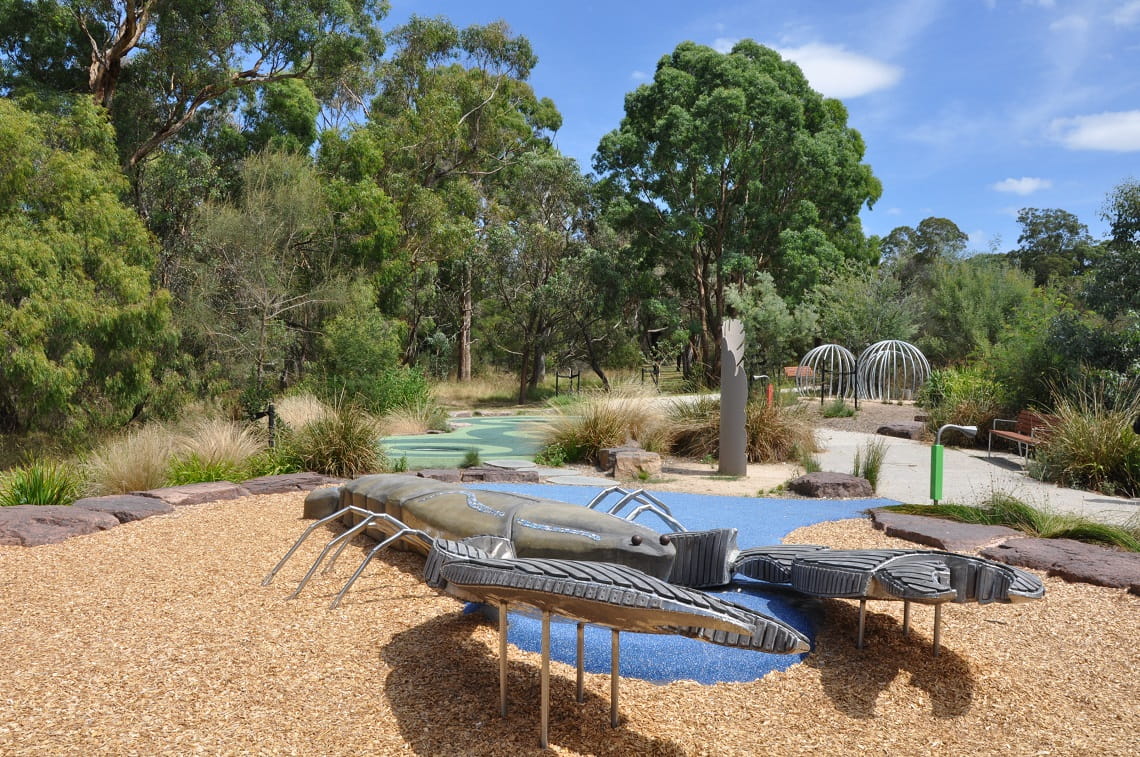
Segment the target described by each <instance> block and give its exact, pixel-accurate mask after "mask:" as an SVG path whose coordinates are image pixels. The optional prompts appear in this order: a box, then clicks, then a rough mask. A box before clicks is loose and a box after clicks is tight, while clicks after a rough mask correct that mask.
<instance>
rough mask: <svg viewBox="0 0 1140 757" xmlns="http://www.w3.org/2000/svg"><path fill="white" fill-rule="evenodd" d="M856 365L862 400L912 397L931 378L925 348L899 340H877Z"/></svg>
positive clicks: (885, 400)
mask: <svg viewBox="0 0 1140 757" xmlns="http://www.w3.org/2000/svg"><path fill="white" fill-rule="evenodd" d="M857 365H858V382H859V397H860V398H861V399H869V400H880V401H882V402H890V401H892V400H912V399H914V396H915V394H916V393H917V392H918V389H919V387H921V386H922V385H923V383H925V381H926V379H927V378H929V377H930V363H929V362H928V361H927V360H926V356H925V355H923V354H922V351H921V350H919V349H918V348H917V347H915V346H914V345H913V344H910V343H909V342H903V341H901V340H898V339H885V340H883V341H881V342H875V343H874V344H872V345H871V346H870V347H868V348H867V349H865V350H863V353H862V354H861V355H859V360H858V363H857Z"/></svg>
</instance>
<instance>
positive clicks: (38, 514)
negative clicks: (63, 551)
mask: <svg viewBox="0 0 1140 757" xmlns="http://www.w3.org/2000/svg"><path fill="white" fill-rule="evenodd" d="M117 525H119V519H118V518H116V517H115V516H114V515H111V514H110V513H104V512H99V511H98V510H85V509H83V508H76V507H71V506H70V505H17V506H15V507H0V544H3V545H12V544H17V545H23V546H25V547H36V546H39V545H41V544H55V543H57V542H61V541H63V540H64V539H67V538H68V537H71V536H80V535H82V534H93V533H95V532H96V531H106V530H107V529H108V528H114V527H115V526H117Z"/></svg>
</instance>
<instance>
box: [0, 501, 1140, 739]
mask: <svg viewBox="0 0 1140 757" xmlns="http://www.w3.org/2000/svg"><path fill="white" fill-rule="evenodd" d="M301 501H302V495H298V494H290V495H272V496H263V497H250V498H246V499H242V500H233V501H228V502H219V503H213V504H207V505H199V506H193V507H188V508H182V509H179V510H178V511H176V512H175V513H174V514H172V515H168V516H160V517H154V518H150V519H148V520H145V521H142V522H139V523H133V524H127V525H124V526H121V527H119V528H115V529H112V530H110V531H106V532H102V533H99V534H93V535H90V536H84V537H78V538H73V539H71V540H69V541H67V542H64V543H62V544H57V545H49V546H43V547H35V548H21V547H0V575H3V576H4V579H5V580H4V581H3V582H2V583H0V650H3V652H2V654H3V666H2V667H0V754H4V755H91V754H114V755H127V754H141V755H158V754H177V755H186V754H198V753H204V754H267V755H277V754H303V755H316V754H320V755H356V754H366V753H367V754H382V755H389V754H421V755H442V754H447V755H458V754H504V755H518V754H530V753H536V752H537V751H538V750H537V741H538V719H539V714H538V705H537V702H538V694H539V692H538V686H539V676H538V656H537V655H535V654H531V653H526V652H521V651H519V650H517V649H514V648H511V650H510V654H509V657H510V677H509V678H510V680H509V693H510V703H509V706H510V712H509V714H508V716H507V717H506V718H505V719H503V718H500V717H499V715H498V707H497V704H498V696H497V694H498V689H497V674H496V670H497V652H496V650H497V635H496V632H495V630H494V629H493V628H492V627H490V626H489V625H487V624H486V623H484V622H482V621H481V620H480V618H479V616H471V615H463V614H462V613H461V605H460V603H459V602H457V601H456V600H453V599H451V598H448V597H445V596H441V595H438V594H436V593H435V592H433V591H432V590H430V589H428V588H427V587H426V586H425V585H424V584H423V583H422V581H421V580H420V577H419V571H420V567H421V562H422V561H421V559H420V558H419V557H417V556H415V555H411V554H407V553H393V554H389V555H387V556H386V557H384V558H383V559H378V560H375V561H374V562H373V564H372V565H371V566H370V567H369V569H368V570H367V571H366V573H365V575H364V576H363V578H361V580H360V581H359V582H358V583H357V585H356V587H355V588H354V589H353V591H352V592H351V593H350V594H349V596H348V598H347V599H346V601H345V603H344V604H343V605H342V606H341V607H340V608H339V609H338V610H335V611H330V610H328V609H327V606H328V602H329V600H330V598H331V597H332V596H333V595H334V594H335V592H336V591H337V590H338V589H339V587H340V585H341V584H342V583H343V582H344V581H345V580H346V578H347V577H348V575H349V574H350V573H351V572H352V570H353V569H354V567H355V563H356V562H357V561H358V560H359V557H360V554H361V550H362V549H363V548H364V544H363V543H361V544H359V545H354V546H353V547H352V548H351V549H350V554H346V555H345V557H344V558H342V560H341V561H340V562H339V563H338V564H337V566H336V568H335V569H334V571H333V573H332V574H331V575H328V576H318V578H317V579H315V580H314V583H313V584H311V585H310V586H309V587H308V589H307V590H306V592H305V593H304V594H302V595H301V597H300V598H298V599H297V600H294V601H291V602H290V601H286V600H285V598H286V596H287V594H288V593H289V591H291V589H292V588H293V587H294V586H295V585H296V583H297V581H298V580H299V579H300V578H301V576H302V574H303V572H304V570H305V568H306V567H307V566H308V564H309V563H310V561H311V560H312V559H313V557H314V556H315V554H316V552H317V551H318V549H319V547H320V545H319V544H318V543H316V542H317V541H323V540H312V541H313V542H314V543H307V544H306V545H305V546H304V547H303V548H302V550H301V552H299V553H298V554H297V556H296V557H295V558H294V560H293V562H291V563H289V565H287V566H286V568H285V569H284V570H283V571H282V573H281V574H280V575H279V577H278V580H277V581H276V582H275V583H274V584H272V585H271V586H268V587H262V586H260V585H259V583H260V580H261V578H262V577H263V576H264V575H265V574H266V572H268V570H269V569H270V568H271V567H272V566H273V564H274V563H275V562H276V561H277V559H278V558H279V557H280V556H281V555H282V554H283V553H284V552H285V550H286V549H287V548H288V546H289V545H291V544H292V543H293V541H294V539H295V538H296V537H297V536H298V535H299V534H300V533H301V531H302V530H303V529H304V528H305V526H306V525H307V523H306V522H305V521H302V520H300V519H299V515H300V511H301ZM789 541H794V542H814V543H820V544H830V545H834V546H837V547H855V546H861V547H876V546H884V547H885V546H891V545H895V544H901V543H900V542H896V541H895V540H892V539H888V538H887V537H885V536H883V535H882V534H881V533H879V532H876V531H873V530H872V529H871V528H870V527H869V525H868V524H867V522H866V521H863V520H848V521H839V522H834V523H827V524H820V525H817V526H813V527H810V528H807V529H802V530H801V531H799V532H797V533H794V534H792V535H791V537H790V538H789ZM1045 583H1046V586H1047V590H1048V594H1047V596H1046V598H1045V599H1044V600H1042V601H1039V602H1033V603H1028V604H1023V605H1013V606H1004V605H996V606H995V605H989V606H983V607H978V606H948V607H947V608H946V609H945V611H944V613H943V615H944V618H943V637H942V639H943V653H942V655H941V656H939V657H937V658H935V657H933V656H931V654H930V633H931V622H932V613H931V612H930V611H929V610H928V609H926V608H917V609H916V610H915V612H914V621H913V622H914V632H913V633H912V634H911V636H910V637H904V636H903V635H902V634H901V632H900V628H899V626H900V623H901V607H900V606H899V605H897V604H893V603H886V602H876V603H871V606H870V607H871V612H870V613H869V616H868V628H867V645H866V648H865V649H863V650H857V649H855V646H854V643H853V639H854V635H855V626H856V617H857V609H856V608H857V605H856V604H855V603H854V602H850V601H841V600H833V601H824V602H818V603H816V602H812V603H810V605H809V609H810V611H811V612H813V613H815V614H816V616H817V617H818V620H819V624H820V629H821V630H820V633H819V635H818V637H817V639H816V645H815V648H814V650H813V651H812V653H811V654H810V655H808V656H807V658H806V659H805V661H804V662H803V663H801V664H798V665H794V666H793V667H792V668H790V669H789V670H787V671H784V672H781V673H774V674H771V675H769V676H767V677H765V678H763V679H761V680H757V681H753V682H750V683H737V684H722V685H717V686H702V685H699V684H696V683H693V682H678V683H672V684H668V685H664V686H658V685H654V684H650V683H646V682H643V681H638V680H632V679H624V680H623V681H622V684H621V686H622V691H621V712H622V718H623V719H622V722H621V724H620V726H619V727H618V728H616V729H611V728H610V726H609V717H608V714H609V679H608V677H607V676H604V675H591V674H587V676H586V687H587V689H586V691H587V693H586V701H585V703H584V704H577V703H575V701H574V673H573V670H572V668H570V667H569V666H566V665H562V664H560V663H553V664H552V672H553V675H552V707H551V737H550V738H551V752H552V753H555V754H613V755H632V754H639V755H640V754H654V755H682V754H716V755H720V754H726V755H732V754H741V755H744V754H748V755H754V754H777V755H779V754H803V753H809V752H810V753H816V754H828V755H830V754H851V753H856V752H867V753H873V754H890V755H895V754H908V755H909V754H994V753H1003V754H1013V755H1043V754H1064V755H1087V754H1112V755H1130V754H1136V753H1138V752H1140V680H1138V674H1140V645H1137V643H1136V627H1137V621H1138V620H1140V597H1137V596H1134V595H1130V594H1127V593H1125V592H1123V591H1119V590H1110V589H1102V588H1096V587H1091V586H1086V585H1079V584H1066V583H1064V582H1062V581H1060V580H1058V579H1045Z"/></svg>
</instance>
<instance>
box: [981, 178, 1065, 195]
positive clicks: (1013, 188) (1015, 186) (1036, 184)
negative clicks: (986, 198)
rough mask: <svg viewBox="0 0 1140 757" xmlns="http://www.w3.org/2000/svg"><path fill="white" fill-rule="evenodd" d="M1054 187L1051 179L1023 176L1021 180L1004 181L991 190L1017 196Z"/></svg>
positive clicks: (993, 185) (992, 186)
mask: <svg viewBox="0 0 1140 757" xmlns="http://www.w3.org/2000/svg"><path fill="white" fill-rule="evenodd" d="M1051 186H1053V182H1052V181H1050V180H1049V179H1038V178H1036V177H1034V176H1022V177H1021V178H1020V179H1002V180H1001V181H999V182H997V183H996V184H991V185H990V188H991V189H993V190H996V191H998V192H1012V193H1013V194H1015V195H1028V194H1033V193H1034V192H1038V191H1040V190H1042V189H1048V188H1049V187H1051Z"/></svg>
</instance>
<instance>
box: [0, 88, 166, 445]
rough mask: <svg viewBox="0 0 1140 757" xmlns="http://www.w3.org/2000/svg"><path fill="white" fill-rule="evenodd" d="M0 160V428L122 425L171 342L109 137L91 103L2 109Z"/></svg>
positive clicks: (2, 104)
mask: <svg viewBox="0 0 1140 757" xmlns="http://www.w3.org/2000/svg"><path fill="white" fill-rule="evenodd" d="M58 105H60V103H57V106H58ZM0 150H2V151H3V153H4V155H5V159H4V161H3V163H0V354H2V355H3V356H4V358H3V360H0V430H2V431H5V432H23V431H29V430H57V429H60V428H67V427H69V426H70V427H79V428H83V427H84V426H86V425H104V424H109V423H124V422H126V421H128V420H129V419H131V418H132V417H133V415H137V414H138V413H141V412H143V411H144V410H145V409H146V408H147V406H148V403H150V399H151V397H152V394H153V392H154V391H155V389H156V380H155V376H156V375H157V374H159V373H160V372H161V366H160V364H159V355H160V354H161V353H162V352H163V351H164V350H165V349H167V348H169V347H170V346H171V345H172V343H173V340H174V334H173V331H172V329H171V318H170V303H169V297H168V296H167V295H166V293H165V292H162V291H155V290H154V289H152V287H151V286H150V269H151V266H152V265H153V264H154V258H155V248H154V245H153V243H152V241H151V238H150V237H149V235H148V234H147V231H146V228H145V227H144V226H143V224H142V222H141V221H140V220H139V217H138V215H137V214H136V213H135V212H134V210H133V209H131V207H130V206H129V205H127V204H126V203H124V202H123V199H122V198H123V196H124V195H125V190H126V180H125V177H124V176H123V174H122V173H121V171H120V170H119V168H118V163H117V162H116V160H115V153H114V142H113V135H112V133H111V130H110V127H109V126H108V125H107V123H106V121H105V119H102V118H101V117H100V115H99V113H98V112H97V109H96V108H95V106H94V105H92V104H91V103H90V101H89V100H87V99H86V98H82V99H79V100H77V101H72V102H70V103H68V104H67V105H66V106H65V107H61V108H60V109H58V110H57V111H56V112H54V113H53V114H52V115H51V116H48V115H45V114H34V113H31V112H28V111H25V110H22V109H21V108H20V107H18V106H17V105H16V104H15V103H14V102H12V101H11V100H7V99H2V100H0Z"/></svg>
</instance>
